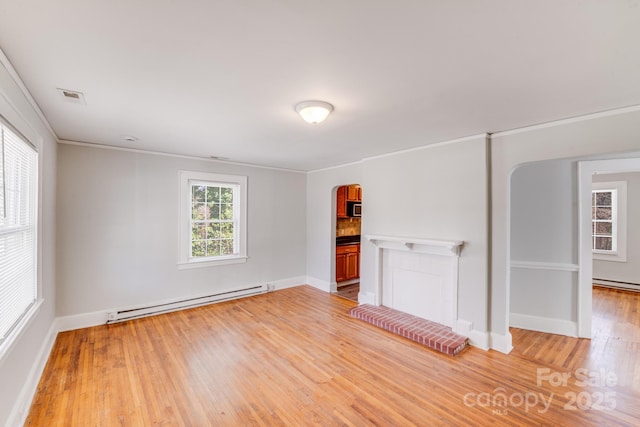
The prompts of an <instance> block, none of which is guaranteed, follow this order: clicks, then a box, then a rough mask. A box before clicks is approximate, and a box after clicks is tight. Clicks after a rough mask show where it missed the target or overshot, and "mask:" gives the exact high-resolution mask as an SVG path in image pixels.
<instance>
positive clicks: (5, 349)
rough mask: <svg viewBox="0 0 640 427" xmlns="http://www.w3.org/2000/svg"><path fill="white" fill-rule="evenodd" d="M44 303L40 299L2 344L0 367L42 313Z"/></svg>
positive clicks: (0, 348) (0, 346) (0, 347)
mask: <svg viewBox="0 0 640 427" xmlns="http://www.w3.org/2000/svg"><path fill="white" fill-rule="evenodd" d="M43 302H44V299H42V298H38V299H37V300H36V302H35V303H34V304H33V305H32V306H31V308H30V309H29V311H28V312H27V313H26V314H25V315H24V317H23V318H22V319H21V320H20V322H19V323H18V325H17V326H16V327H15V328H14V329H13V331H11V333H10V334H9V336H8V337H7V339H6V340H5V341H4V342H3V343H2V345H0V365H2V362H4V359H5V357H6V356H7V355H8V354H9V352H10V351H11V348H12V347H13V346H14V344H15V343H16V342H17V341H18V340H19V339H20V337H21V336H22V334H23V333H24V330H25V329H27V327H29V325H30V324H31V322H32V321H33V319H34V318H35V317H36V315H37V314H38V313H39V312H40V307H41V306H42V303H43Z"/></svg>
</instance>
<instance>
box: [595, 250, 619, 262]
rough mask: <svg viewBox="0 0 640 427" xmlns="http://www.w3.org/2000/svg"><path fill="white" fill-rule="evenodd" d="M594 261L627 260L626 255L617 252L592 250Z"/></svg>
mask: <svg viewBox="0 0 640 427" xmlns="http://www.w3.org/2000/svg"><path fill="white" fill-rule="evenodd" d="M593 259H594V261H611V262H627V257H626V256H625V255H624V254H621V253H619V252H612V251H595V250H594V251H593Z"/></svg>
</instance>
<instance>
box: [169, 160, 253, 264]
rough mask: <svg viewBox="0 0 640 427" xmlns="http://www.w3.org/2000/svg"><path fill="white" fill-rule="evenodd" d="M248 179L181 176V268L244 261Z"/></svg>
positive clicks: (199, 174)
mask: <svg viewBox="0 0 640 427" xmlns="http://www.w3.org/2000/svg"><path fill="white" fill-rule="evenodd" d="M246 187H247V177H246V176H237V175H222V174H213V173H207V172H191V171H181V172H180V193H181V206H180V212H181V214H180V260H179V263H178V265H179V267H180V268H191V267H202V266H210V265H217V264H231V263H238V262H245V261H246V258H247V256H246V253H247V249H246V235H247V230H246V217H247V215H246V209H247V207H246Z"/></svg>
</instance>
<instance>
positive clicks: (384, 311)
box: [349, 304, 469, 356]
mask: <svg viewBox="0 0 640 427" xmlns="http://www.w3.org/2000/svg"><path fill="white" fill-rule="evenodd" d="M349 314H350V315H351V316H352V317H355V318H356V319H360V320H363V321H365V322H367V323H371V324H372V325H374V326H377V327H379V328H382V329H385V330H387V331H389V332H392V333H394V334H397V335H400V336H403V337H405V338H408V339H410V340H412V341H415V342H417V343H420V344H424V345H426V346H427V347H429V348H432V349H434V350H436V351H439V352H441V353H445V354H448V355H450V356H455V355H456V354H458V353H460V352H461V351H462V350H464V349H465V347H466V346H467V344H468V342H469V338H467V337H464V336H462V335H458V334H456V333H455V332H453V331H452V330H451V328H449V327H447V326H444V325H441V324H439V323H435V322H432V321H430V320H426V319H422V318H420V317H416V316H413V315H411V314H407V313H403V312H401V311H398V310H394V309H392V308H389V307H385V306H383V305H381V306H373V305H369V304H363V305H359V306H358V307H354V308H352V309H351V310H350V311H349Z"/></svg>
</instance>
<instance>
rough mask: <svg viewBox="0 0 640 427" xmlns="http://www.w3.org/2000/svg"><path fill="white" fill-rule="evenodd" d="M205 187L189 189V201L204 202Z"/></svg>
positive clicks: (196, 186) (195, 186) (198, 186)
mask: <svg viewBox="0 0 640 427" xmlns="http://www.w3.org/2000/svg"><path fill="white" fill-rule="evenodd" d="M206 190H207V187H205V186H204V185H194V186H192V187H191V191H192V195H191V200H192V201H194V202H204V201H205V193H206Z"/></svg>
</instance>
